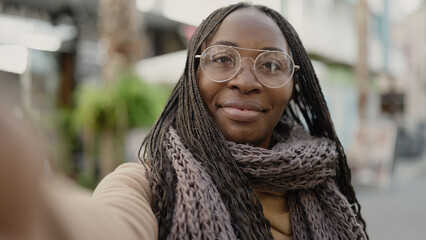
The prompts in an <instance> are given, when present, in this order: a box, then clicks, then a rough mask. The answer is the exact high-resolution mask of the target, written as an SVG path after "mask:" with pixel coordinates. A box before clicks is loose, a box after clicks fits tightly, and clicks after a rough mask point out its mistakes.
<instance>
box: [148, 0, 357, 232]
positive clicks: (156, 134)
mask: <svg viewBox="0 0 426 240" xmlns="http://www.w3.org/2000/svg"><path fill="white" fill-rule="evenodd" d="M243 7H256V8H258V9H260V10H261V11H263V12H265V13H266V14H268V15H269V16H270V17H271V18H272V19H273V20H274V21H275V22H276V23H277V24H278V26H279V27H280V28H281V30H282V31H283V34H284V36H285V37H286V39H287V41H288V43H289V46H290V49H291V51H292V54H293V56H294V59H295V62H296V63H297V64H299V65H300V66H301V69H300V70H299V72H298V74H297V76H295V79H297V81H296V82H297V84H295V91H296V92H295V93H294V96H293V99H292V102H291V103H290V105H289V107H288V108H287V109H286V110H285V112H284V114H283V117H286V118H290V119H292V120H293V121H294V122H297V123H299V124H300V123H301V122H302V121H304V122H306V124H307V126H308V128H309V130H310V132H311V134H313V135H316V136H327V137H329V138H331V139H334V140H335V141H336V142H337V144H338V146H339V148H338V150H339V154H340V160H339V164H338V166H339V167H338V168H339V169H338V175H337V182H338V183H339V188H340V189H341V191H342V193H343V194H344V195H345V196H346V197H347V198H348V200H349V202H350V203H356V204H357V206H358V211H357V215H358V217H359V219H360V220H361V221H362V223H364V220H363V219H362V217H361V214H360V208H359V203H358V201H357V199H356V197H355V193H354V190H353V188H352V185H351V183H350V171H349V168H348V166H347V162H346V157H345V154H344V151H343V148H342V146H341V144H340V142H339V140H338V138H337V136H336V134H335V131H334V127H333V124H332V121H331V119H330V115H329V112H328V108H327V105H326V103H325V101H324V97H323V95H322V92H321V88H320V86H319V83H318V80H317V77H316V76H315V72H314V70H313V67H312V64H311V62H310V60H309V58H308V56H307V54H306V51H305V49H304V48H303V45H302V44H301V42H300V40H299V38H298V36H297V33H296V32H295V31H294V29H293V28H292V27H291V26H290V24H289V23H288V22H287V21H286V20H285V19H284V18H282V17H281V15H279V14H278V13H277V12H275V11H273V10H270V9H268V8H265V7H262V6H251V5H248V4H244V3H240V4H236V5H231V6H228V7H226V8H222V9H218V10H216V11H215V12H214V13H212V14H211V15H210V16H209V17H208V18H207V19H206V20H205V21H203V23H202V24H201V25H200V26H199V27H198V28H197V30H196V32H195V33H194V35H193V37H192V39H191V41H190V44H189V48H188V58H187V63H186V67H185V71H184V74H183V75H182V77H181V78H180V80H179V82H178V83H177V85H176V87H175V89H174V90H173V92H172V95H171V97H170V99H169V101H168V102H167V104H166V107H165V109H164V111H163V113H162V114H161V116H160V118H159V119H158V121H157V122H156V123H155V125H154V126H153V128H152V130H151V131H150V132H149V134H148V136H147V137H146V138H145V139H144V141H143V143H142V146H141V149H142V147H145V149H144V154H143V160H142V161H143V162H144V163H145V164H146V165H147V166H148V167H147V169H149V170H147V171H148V172H147V176H148V178H149V180H150V184H151V189H152V195H153V206H152V208H153V211H154V214H155V215H156V218H157V221H158V226H159V239H166V238H167V236H168V234H169V233H170V228H171V224H172V220H173V212H174V208H175V202H176V172H175V170H174V168H173V166H172V163H171V162H170V159H169V158H168V157H167V154H166V153H165V148H164V146H163V141H164V137H165V135H166V133H167V131H168V129H169V126H173V127H174V128H175V129H176V130H177V132H178V134H179V136H180V137H181V138H182V141H183V143H184V144H185V145H186V146H187V147H188V148H189V150H190V151H191V153H192V154H193V156H194V158H195V159H197V160H198V161H199V162H200V163H201V164H202V166H203V167H204V168H205V169H206V172H207V173H209V175H210V176H211V179H212V181H213V183H214V184H215V185H216V188H217V190H218V192H219V193H220V195H221V197H222V200H223V202H224V203H225V206H226V207H227V209H228V211H229V213H230V216H231V222H232V224H233V228H234V231H235V233H236V236H237V237H238V238H239V239H272V235H271V232H270V225H269V222H268V220H267V219H266V218H265V216H264V215H263V211H262V206H261V204H260V202H259V200H258V199H257V197H256V194H255V192H254V191H253V189H252V188H251V187H250V184H249V182H248V180H247V179H246V177H245V176H244V175H243V174H242V173H241V172H240V170H239V168H238V167H237V166H236V163H235V160H234V159H233V157H232V155H231V153H230V151H229V149H228V146H227V145H226V144H224V141H225V139H224V136H223V134H222V133H221V132H220V130H219V128H218V126H217V125H216V123H215V122H214V121H213V119H212V117H211V116H210V114H209V112H208V110H207V108H206V107H205V106H204V103H203V100H202V97H201V94H200V92H199V89H198V85H197V79H196V77H195V76H196V70H197V67H198V62H196V61H195V54H197V53H199V51H200V47H201V45H202V44H203V43H204V42H205V41H206V39H207V38H208V37H209V36H210V35H211V34H212V33H213V32H214V31H215V29H216V28H217V27H218V26H219V24H220V23H221V22H222V20H223V19H224V18H225V17H226V16H227V15H228V14H229V13H231V12H233V11H235V10H237V9H239V8H243ZM300 114H301V115H300ZM364 226H365V224H364Z"/></svg>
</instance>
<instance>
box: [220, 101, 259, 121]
mask: <svg viewBox="0 0 426 240" xmlns="http://www.w3.org/2000/svg"><path fill="white" fill-rule="evenodd" d="M219 109H220V110H222V112H223V114H224V115H225V116H226V117H227V118H229V119H231V120H234V121H239V122H252V121H255V120H256V119H258V118H259V117H260V116H261V115H262V114H263V113H265V112H266V111H267V110H266V109H265V108H264V107H263V106H262V105H261V104H260V103H258V102H256V101H254V100H243V99H230V100H226V101H224V102H222V103H221V104H220V106H219Z"/></svg>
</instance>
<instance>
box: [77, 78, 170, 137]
mask: <svg viewBox="0 0 426 240" xmlns="http://www.w3.org/2000/svg"><path fill="white" fill-rule="evenodd" d="M170 90H171V89H170V88H168V87H164V86H159V85H153V84H148V83H146V82H144V81H142V80H141V79H139V78H138V77H137V76H135V75H132V74H125V75H122V77H121V78H120V79H119V81H116V83H115V84H113V85H111V86H100V85H95V84H93V83H84V84H82V85H81V86H80V87H79V88H78V89H77V92H76V108H75V113H74V124H75V127H76V128H77V129H85V130H88V131H90V132H91V133H93V134H99V133H101V132H102V131H104V130H113V131H116V130H117V128H119V127H120V125H122V124H124V125H125V126H126V128H132V127H149V126H151V125H152V124H153V123H154V122H155V120H156V118H157V116H158V115H159V114H160V113H161V110H162V108H163V106H164V104H165V102H166V99H167V97H168V95H169V94H170Z"/></svg>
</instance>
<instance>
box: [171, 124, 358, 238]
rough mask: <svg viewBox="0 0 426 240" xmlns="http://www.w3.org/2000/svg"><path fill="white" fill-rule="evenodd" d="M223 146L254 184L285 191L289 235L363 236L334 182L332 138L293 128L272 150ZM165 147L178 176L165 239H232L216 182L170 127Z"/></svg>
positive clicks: (349, 206)
mask: <svg viewBox="0 0 426 240" xmlns="http://www.w3.org/2000/svg"><path fill="white" fill-rule="evenodd" d="M227 144H228V146H229V149H230V151H231V153H232V156H233V157H234V158H235V161H236V163H237V165H238V167H239V168H240V170H241V171H242V172H243V173H244V175H245V176H246V177H247V179H248V180H249V182H250V184H251V185H252V186H253V187H255V188H259V189H265V190H272V191H276V192H286V195H287V198H288V202H289V206H290V212H291V222H292V229H293V234H294V239H351V240H352V239H366V236H365V233H364V231H363V229H362V226H361V225H360V224H359V223H358V221H357V217H356V214H355V213H354V212H353V210H352V208H351V205H350V204H349V202H348V201H347V199H346V198H345V197H344V196H343V195H342V194H341V193H340V192H339V189H338V187H337V185H336V183H335V181H334V178H333V177H334V176H335V175H336V171H335V164H336V160H337V158H338V153H337V151H336V146H335V144H334V143H333V142H332V141H331V140H329V139H326V138H315V137H311V136H309V135H307V134H306V133H305V131H304V130H303V128H301V127H295V128H293V129H292V130H291V131H290V134H289V135H288V136H287V137H286V138H285V139H278V143H277V144H276V145H275V146H274V147H273V148H272V149H264V148H259V147H253V146H250V145H247V144H237V143H234V142H230V141H228V142H227ZM164 146H165V147H166V149H167V154H168V157H169V158H170V159H171V160H172V163H173V167H174V168H175V170H176V174H177V180H178V182H177V190H176V195H177V196H176V198H177V202H176V206H175V212H174V216H173V221H172V227H171V231H170V234H169V235H168V239H236V235H235V233H234V230H233V227H232V223H231V220H230V214H229V212H228V210H227V209H226V207H225V204H224V203H223V201H222V199H221V196H220V194H219V193H218V191H217V189H216V186H215V185H214V183H213V182H212V180H211V178H210V176H209V174H208V173H207V172H206V171H205V170H204V169H203V167H202V166H201V164H200V163H199V162H198V161H197V160H195V158H194V157H193V156H192V154H191V152H190V151H189V150H188V149H187V148H186V147H185V146H184V144H183V143H182V142H181V140H180V137H179V136H178V134H177V133H176V131H175V130H174V129H173V128H172V127H170V129H169V132H168V134H167V135H166V138H165V140H164ZM241 204H244V203H241Z"/></svg>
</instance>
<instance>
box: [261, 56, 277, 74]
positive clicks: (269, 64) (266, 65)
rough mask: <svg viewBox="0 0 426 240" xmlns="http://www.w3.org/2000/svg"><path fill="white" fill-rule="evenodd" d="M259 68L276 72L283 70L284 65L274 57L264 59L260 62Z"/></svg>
mask: <svg viewBox="0 0 426 240" xmlns="http://www.w3.org/2000/svg"><path fill="white" fill-rule="evenodd" d="M259 69H261V70H263V71H267V72H270V73H274V72H276V71H281V70H282V65H281V64H280V63H279V62H278V61H275V60H273V59H268V60H265V61H263V62H262V63H261V64H260V66H259Z"/></svg>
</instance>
